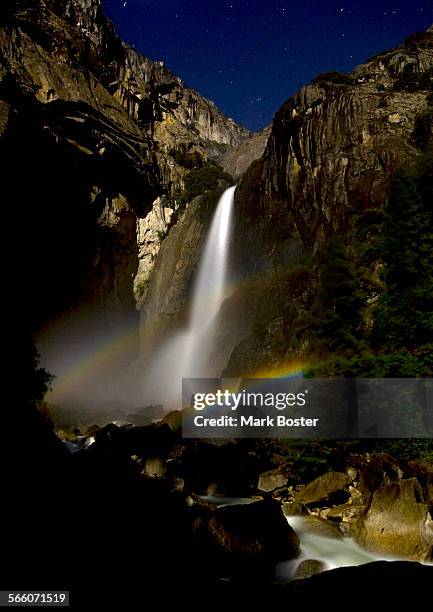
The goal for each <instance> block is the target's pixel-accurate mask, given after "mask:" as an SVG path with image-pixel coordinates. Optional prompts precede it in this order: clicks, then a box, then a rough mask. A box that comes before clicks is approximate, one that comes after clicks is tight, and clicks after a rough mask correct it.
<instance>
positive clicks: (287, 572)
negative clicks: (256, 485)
mask: <svg viewBox="0 0 433 612" xmlns="http://www.w3.org/2000/svg"><path fill="white" fill-rule="evenodd" d="M201 499H203V500H204V501H207V502H209V503H211V504H214V505H215V506H218V507H223V506H231V505H235V504H251V503H254V502H256V501H257V500H256V499H251V498H248V497H240V498H236V497H223V496H221V497H219V496H201ZM286 520H287V522H288V523H289V525H290V527H292V529H293V530H294V531H295V532H296V533H297V535H298V537H299V540H300V543H301V547H300V548H301V550H300V555H299V557H298V558H297V559H292V560H290V561H281V562H280V563H278V564H277V566H276V570H275V578H276V580H277V582H282V583H284V582H288V581H289V580H293V579H294V578H295V576H296V570H297V568H298V566H299V565H300V563H302V562H303V561H305V560H307V559H314V560H316V561H321V562H322V563H323V565H324V568H325V571H326V570H331V569H335V568H338V567H347V566H350V565H362V564H363V563H371V562H372V561H381V560H382V561H383V560H385V561H396V560H397V558H396V557H391V556H386V555H384V554H381V555H379V554H374V553H371V552H369V551H367V550H364V549H363V548H361V547H360V546H359V545H358V544H356V542H354V541H353V540H352V539H351V538H347V537H343V538H341V539H337V538H331V537H329V538H328V537H325V536H323V535H317V534H316V533H313V532H312V531H311V527H309V526H308V522H307V521H306V520H305V519H304V517H302V516H290V517H286Z"/></svg>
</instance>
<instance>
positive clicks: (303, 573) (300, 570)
mask: <svg viewBox="0 0 433 612" xmlns="http://www.w3.org/2000/svg"><path fill="white" fill-rule="evenodd" d="M325 569H326V568H325V564H324V563H323V561H318V560H317V559H305V561H301V563H300V564H299V565H298V567H297V568H296V574H295V578H297V579H299V580H300V579H303V578H310V577H311V576H314V575H315V574H320V572H323V571H324V570H325Z"/></svg>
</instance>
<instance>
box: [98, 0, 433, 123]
mask: <svg viewBox="0 0 433 612" xmlns="http://www.w3.org/2000/svg"><path fill="white" fill-rule="evenodd" d="M102 4H103V6H104V9H105V12H106V14H107V15H108V16H109V17H111V19H112V20H113V21H114V23H115V25H116V27H117V31H118V33H119V34H120V36H121V37H122V38H123V39H124V40H125V41H126V42H128V43H130V44H132V45H134V47H135V48H136V49H137V50H139V51H141V52H142V53H143V54H144V55H146V56H148V57H150V58H151V59H154V60H164V62H165V63H166V66H167V67H168V68H169V69H170V70H172V71H173V72H174V73H175V74H177V75H179V76H180V77H181V78H183V79H184V80H185V81H186V83H187V84H188V85H190V86H191V87H194V88H195V89H197V90H198V91H199V92H200V93H201V94H202V95H204V96H206V97H208V98H210V99H212V100H214V101H215V102H216V104H217V105H218V106H219V107H220V108H221V110H223V111H224V112H225V113H226V114H228V115H230V116H231V117H233V119H235V120H236V121H238V122H239V123H242V124H243V125H245V126H246V127H248V128H250V129H252V130H257V129H260V128H262V127H264V126H265V125H267V124H269V123H270V122H271V120H272V116H273V114H274V113H275V111H276V110H277V109H278V108H279V107H280V106H281V104H282V103H283V102H284V101H285V100H286V99H287V98H289V97H290V96H291V95H292V94H293V93H294V92H295V91H296V90H297V89H298V88H299V87H300V86H301V85H303V84H304V83H306V82H308V81H310V80H311V78H312V77H314V76H315V75H316V74H317V73H319V72H324V71H328V70H341V71H350V70H351V69H352V68H353V67H354V66H356V65H357V64H359V63H361V62H362V61H364V60H365V59H366V58H367V57H369V56H370V55H373V54H374V53H376V52H378V51H382V50H384V49H388V48H391V47H393V46H396V45H397V44H399V43H400V42H401V40H402V39H403V38H404V37H405V36H406V35H407V34H409V33H411V32H414V31H417V30H425V29H426V28H427V27H428V26H429V25H431V24H432V23H433V0H363V1H361V0H351V1H349V0H348V1H345V0H339V1H338V2H337V1H335V0H291V1H289V0H213V1H212V0H102Z"/></svg>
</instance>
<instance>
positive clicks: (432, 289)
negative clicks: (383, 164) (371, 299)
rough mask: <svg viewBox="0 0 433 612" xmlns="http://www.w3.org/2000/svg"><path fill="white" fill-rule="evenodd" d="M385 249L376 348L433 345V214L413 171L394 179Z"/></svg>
mask: <svg viewBox="0 0 433 612" xmlns="http://www.w3.org/2000/svg"><path fill="white" fill-rule="evenodd" d="M426 192H427V193H428V189H427V190H426ZM429 205H430V206H431V202H430V203H429ZM380 251H381V258H382V262H383V265H384V274H383V279H384V282H385V286H386V290H385V293H384V294H383V296H382V297H381V299H380V300H379V304H378V307H377V308H376V311H375V313H374V317H375V329H374V335H375V341H376V344H378V345H381V346H385V347H388V348H389V349H398V348H407V349H409V350H414V349H416V348H417V347H419V346H421V345H423V344H427V343H430V342H433V227H432V219H431V211H430V210H429V209H428V204H427V202H425V201H424V199H423V197H422V196H421V193H420V191H419V190H418V188H417V182H416V178H415V176H414V175H413V174H411V173H408V172H405V171H400V172H398V173H397V174H396V176H395V179H394V182H393V188H392V193H391V196H390V200H389V204H388V207H387V210H386V218H385V223H384V228H383V234H382V238H381V242H380Z"/></svg>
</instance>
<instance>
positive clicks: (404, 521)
mask: <svg viewBox="0 0 433 612" xmlns="http://www.w3.org/2000/svg"><path fill="white" fill-rule="evenodd" d="M357 540H358V543H359V544H360V545H361V546H364V547H365V548H367V549H368V550H371V551H377V552H381V553H388V554H391V555H396V556H399V557H405V558H407V559H413V560H417V561H430V560H432V552H433V521H432V519H431V516H430V514H429V510H428V506H427V504H425V503H423V497H422V490H421V487H420V485H419V483H418V481H417V480H416V479H415V478H410V479H407V480H401V481H400V482H395V483H390V484H388V485H385V486H384V487H382V488H380V489H379V490H377V491H375V492H374V493H373V497H372V500H371V504H370V507H369V509H368V511H367V512H366V514H365V515H364V516H363V517H361V518H360V524H359V535H358V537H357Z"/></svg>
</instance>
